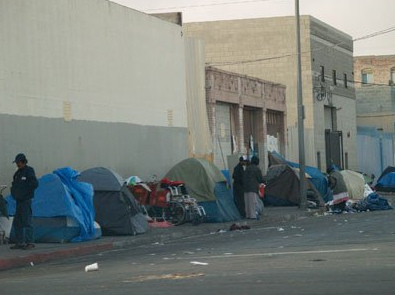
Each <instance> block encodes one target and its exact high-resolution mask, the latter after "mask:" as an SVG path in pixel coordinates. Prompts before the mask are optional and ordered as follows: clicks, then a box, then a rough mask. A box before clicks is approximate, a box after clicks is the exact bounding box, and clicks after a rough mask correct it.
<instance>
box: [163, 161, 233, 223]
mask: <svg viewBox="0 0 395 295" xmlns="http://www.w3.org/2000/svg"><path fill="white" fill-rule="evenodd" d="M165 177H166V178H169V179H171V180H179V181H183V182H184V183H185V185H186V187H187V189H188V193H189V195H190V196H191V197H192V198H195V199H196V200H197V201H198V203H199V205H201V206H203V208H204V210H205V211H206V215H207V216H206V220H205V221H206V222H226V221H233V220H239V219H241V216H240V214H239V211H238V210H237V208H236V205H235V203H234V200H233V195H232V191H231V189H230V187H229V185H228V184H227V181H226V178H225V177H224V175H223V174H222V172H221V171H220V170H219V169H218V167H216V166H215V165H214V164H212V163H211V162H209V161H207V160H206V159H203V158H188V159H185V160H183V161H181V162H179V163H178V164H176V165H175V166H173V168H171V169H170V170H169V172H167V174H166V176H165Z"/></svg>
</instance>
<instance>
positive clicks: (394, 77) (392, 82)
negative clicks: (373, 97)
mask: <svg viewBox="0 0 395 295" xmlns="http://www.w3.org/2000/svg"><path fill="white" fill-rule="evenodd" d="M390 85H395V67H393V68H391V77H390Z"/></svg>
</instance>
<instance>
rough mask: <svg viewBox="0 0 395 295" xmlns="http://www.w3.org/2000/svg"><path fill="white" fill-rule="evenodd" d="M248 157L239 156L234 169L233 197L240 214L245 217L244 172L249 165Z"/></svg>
mask: <svg viewBox="0 0 395 295" xmlns="http://www.w3.org/2000/svg"><path fill="white" fill-rule="evenodd" d="M247 162H248V160H247V157H246V156H242V157H240V158H239V163H238V164H237V165H236V167H235V168H234V170H233V174H232V178H233V199H234V201H235V204H236V207H237V209H238V210H239V212H240V215H241V216H242V217H243V218H244V217H245V216H246V213H245V209H244V207H245V206H244V188H243V174H244V170H245V169H246V165H247Z"/></svg>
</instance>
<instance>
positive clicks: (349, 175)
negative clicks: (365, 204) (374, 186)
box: [340, 170, 365, 200]
mask: <svg viewBox="0 0 395 295" xmlns="http://www.w3.org/2000/svg"><path fill="white" fill-rule="evenodd" d="M340 173H341V174H342V175H343V178H344V182H345V183H346V186H347V191H348V195H349V197H350V199H354V200H359V199H362V198H363V193H364V190H365V178H364V177H363V175H362V174H361V173H358V172H355V171H352V170H342V171H340Z"/></svg>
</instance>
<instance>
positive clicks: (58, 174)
mask: <svg viewBox="0 0 395 295" xmlns="http://www.w3.org/2000/svg"><path fill="white" fill-rule="evenodd" d="M78 175H79V173H78V172H77V171H75V170H73V169H72V168H69V167H65V168H60V169H57V170H55V171H54V173H52V174H45V175H44V176H42V177H41V178H40V179H39V180H38V183H39V186H38V188H37V189H36V191H35V192H34V198H33V203H32V209H33V217H60V216H66V217H71V218H74V219H75V220H76V221H77V223H78V225H79V226H80V232H79V235H78V236H76V237H74V238H73V239H72V240H71V241H72V242H81V241H87V240H92V239H94V238H97V234H96V235H95V227H94V209H93V187H92V185H91V184H89V183H82V182H79V181H77V180H76V177H77V176H78ZM6 200H7V203H8V204H7V209H8V212H9V214H10V215H15V206H16V202H15V200H14V198H12V196H11V195H9V196H7V197H6Z"/></svg>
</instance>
